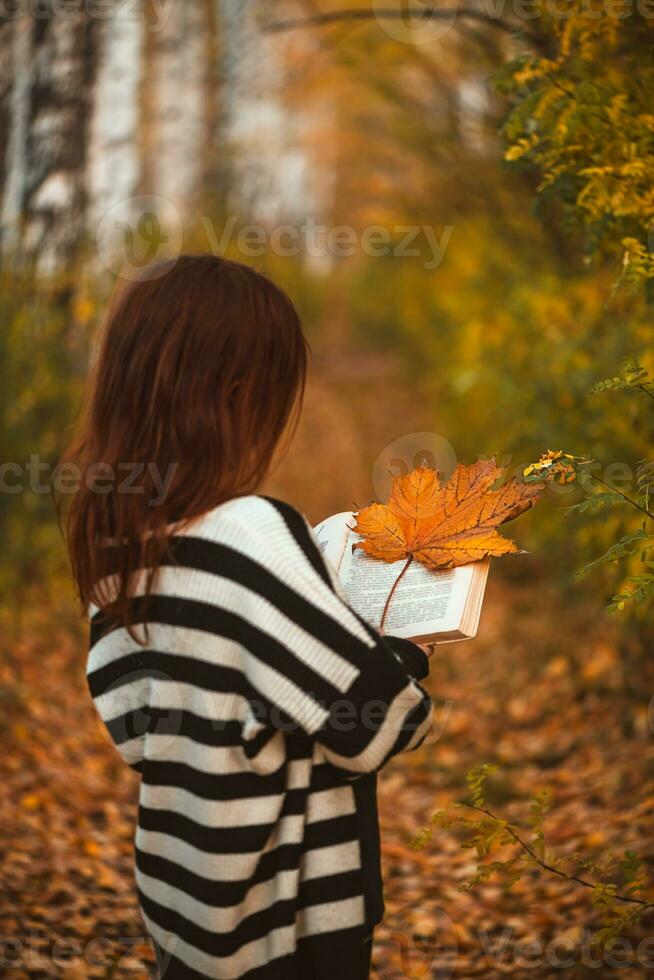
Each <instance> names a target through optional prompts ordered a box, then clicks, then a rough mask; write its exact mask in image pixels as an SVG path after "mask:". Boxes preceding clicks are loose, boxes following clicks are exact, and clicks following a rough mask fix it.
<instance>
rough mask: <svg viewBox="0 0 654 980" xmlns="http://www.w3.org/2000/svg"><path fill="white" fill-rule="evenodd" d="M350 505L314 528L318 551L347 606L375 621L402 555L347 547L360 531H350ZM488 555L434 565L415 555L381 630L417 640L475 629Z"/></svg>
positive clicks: (460, 636) (454, 636) (455, 636)
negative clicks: (387, 556)
mask: <svg viewBox="0 0 654 980" xmlns="http://www.w3.org/2000/svg"><path fill="white" fill-rule="evenodd" d="M354 524H355V516H354V514H353V513H352V512H351V511H346V512H344V513H342V514H334V516H333V517H328V518H327V520H325V521H323V522H322V524H319V525H318V526H317V527H316V528H315V533H316V536H317V538H318V543H319V545H320V548H321V551H322V553H323V555H324V556H325V558H326V559H327V560H328V561H329V562H331V564H332V566H333V567H334V568H335V569H336V571H337V572H338V575H339V578H340V580H341V582H342V584H343V588H344V589H345V593H346V595H347V598H348V601H349V602H350V604H351V605H352V607H353V608H354V609H355V610H356V612H358V613H359V615H361V616H363V618H364V619H366V620H367V621H368V622H369V623H370V624H371V625H372V626H379V624H380V622H381V618H382V614H383V611H384V606H385V605H386V600H387V599H388V596H389V593H390V591H391V589H392V588H393V584H394V582H395V581H396V580H397V577H398V575H399V574H400V572H401V571H402V569H403V568H404V566H405V564H406V562H405V561H404V560H402V561H398V562H393V563H386V562H383V561H379V559H377V558H370V557H369V556H368V555H366V554H364V553H363V551H361V550H360V549H357V550H356V551H353V550H352V545H353V544H354V543H355V542H356V541H359V540H360V536H359V535H358V534H356V533H355V532H354V531H352V530H351V529H352V527H354ZM488 566H489V559H484V561H478V562H473V563H472V564H470V565H461V566H460V567H459V568H452V569H444V570H443V571H435V570H433V569H429V568H426V567H425V566H424V565H421V564H420V562H417V561H414V562H412V563H411V564H410V565H409V568H408V569H407V572H406V574H405V575H404V577H403V579H402V581H401V582H400V584H399V585H398V587H397V589H396V590H395V594H394V596H393V598H392V600H391V603H390V606H389V608H388V613H387V615H386V621H385V623H384V632H385V633H390V634H392V635H393V636H401V637H404V638H405V639H408V640H415V641H416V642H418V643H448V642H451V641H452V640H466V639H469V638H470V637H473V636H475V635H476V633H477V628H478V626H479V615H480V613H481V605H482V602H483V598H484V590H485V588H486V579H487V578H488Z"/></svg>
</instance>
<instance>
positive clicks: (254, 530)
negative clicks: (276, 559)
mask: <svg viewBox="0 0 654 980" xmlns="http://www.w3.org/2000/svg"><path fill="white" fill-rule="evenodd" d="M175 533H176V534H181V535H186V536H191V537H201V538H208V539H210V540H217V541H221V540H224V539H225V537H228V538H231V539H234V540H235V541H236V542H239V541H240V542H247V541H251V540H260V541H266V542H268V544H269V545H271V544H272V546H273V547H275V548H279V547H283V546H284V545H286V546H288V544H290V543H291V542H297V539H298V536H300V537H301V536H302V535H303V534H307V533H308V534H310V530H309V526H308V524H307V521H306V519H305V517H304V516H303V515H302V514H301V513H300V511H298V510H296V509H295V507H293V506H292V505H291V504H288V503H286V502H285V501H282V500H278V499H277V498H275V497H268V496H263V495H259V494H249V495H247V496H242V497H234V498H233V499H231V500H227V501H225V502H224V503H222V504H218V505H217V506H216V507H213V508H212V509H211V510H208V511H206V512H205V513H204V514H201V515H200V516H199V517H196V518H194V519H193V520H192V521H190V522H188V523H187V524H185V525H183V526H182V527H181V529H180V530H178V531H176V532H175Z"/></svg>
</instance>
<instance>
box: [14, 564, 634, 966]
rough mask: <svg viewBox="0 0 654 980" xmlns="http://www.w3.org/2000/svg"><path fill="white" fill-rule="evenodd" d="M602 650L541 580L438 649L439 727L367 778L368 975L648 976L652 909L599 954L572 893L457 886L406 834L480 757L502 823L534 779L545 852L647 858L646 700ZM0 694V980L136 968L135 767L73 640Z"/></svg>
mask: <svg viewBox="0 0 654 980" xmlns="http://www.w3.org/2000/svg"><path fill="white" fill-rule="evenodd" d="M566 617H569V620H566ZM36 632H38V630H36ZM616 650H617V646H616V644H615V643H614V640H613V637H612V635H611V626H610V625H608V626H607V624H606V621H603V622H602V623H597V622H596V621H595V618H594V616H593V611H592V610H589V611H588V614H587V616H586V614H585V613H584V611H583V610H580V609H579V608H577V609H570V610H569V611H568V612H567V613H565V612H562V611H561V609H560V601H559V600H557V598H556V595H555V593H552V594H550V593H549V592H548V590H547V589H542V590H539V591H535V590H534V589H533V588H532V589H530V590H526V589H525V588H524V587H523V586H521V585H519V584H517V585H516V584H513V585H511V586H510V587H509V586H508V585H507V584H506V583H503V582H502V581H501V580H499V579H498V580H494V581H492V582H491V584H490V587H489V594H488V597H487V601H486V605H485V609H484V614H483V620H482V627H481V630H480V635H479V637H478V638H477V639H476V640H475V641H474V642H467V643H461V644H451V645H449V646H446V647H442V648H440V649H439V650H438V651H437V652H436V654H435V656H434V658H433V669H432V676H431V679H430V681H429V684H430V688H431V691H432V693H433V695H434V698H435V701H436V704H437V721H438V724H437V729H436V731H435V733H434V735H433V736H432V737H430V739H429V740H428V743H427V744H426V745H425V746H424V747H423V748H421V749H420V750H419V751H418V752H415V753H412V754H410V755H406V756H402V757H399V758H398V759H396V760H394V761H393V763H392V764H391V765H390V766H389V767H388V768H387V769H386V770H385V771H384V773H383V774H382V776H381V778H380V809H381V824H382V837H383V856H384V872H385V882H386V905H387V916H386V920H385V922H384V923H383V924H382V925H381V926H380V927H379V929H378V931H377V934H376V942H375V948H374V973H373V976H376V977H378V978H379V980H418V978H422V980H427V978H433V980H447V978H449V977H455V978H461V980H468V978H477V977H482V978H493V977H501V976H507V975H508V976H511V977H514V978H516V980H521V978H523V977H524V978H543V977H555V976H559V975H560V973H564V974H565V975H566V976H567V977H571V978H575V980H577V978H583V977H604V976H614V975H615V974H616V972H617V974H618V975H619V976H620V977H621V978H629V980H631V978H639V980H640V978H643V977H647V976H652V975H654V916H651V917H650V918H649V920H647V919H645V920H643V921H642V922H641V924H640V925H639V926H638V927H636V928H634V929H633V930H632V931H631V932H629V934H627V935H626V936H625V937H624V940H623V941H622V942H621V943H620V945H619V947H616V949H614V951H613V952H612V953H610V954H608V953H605V954H601V953H599V952H598V951H596V950H594V949H593V948H592V946H591V943H590V937H591V933H592V931H593V929H596V928H597V924H598V915H597V913H596V911H594V910H593V908H592V905H591V902H590V897H592V896H591V893H590V892H589V891H588V890H586V889H584V888H583V887H581V886H579V885H576V884H573V883H570V882H568V881H565V880H561V879H558V878H557V877H555V876H554V875H552V874H548V873H546V872H540V871H539V872H530V873H529V875H528V877H525V878H523V879H522V880H521V881H520V882H518V883H517V884H515V885H514V886H513V887H511V888H509V887H508V886H507V885H506V883H505V882H503V881H502V880H501V879H498V880H495V879H491V881H489V882H488V883H486V884H484V885H479V886H475V887H474V888H473V889H472V890H469V891H461V890H460V886H461V885H462V884H464V883H465V882H466V881H467V880H468V879H469V878H470V876H471V874H472V873H474V870H475V867H476V863H475V856H474V852H471V851H470V850H466V849H462V848H461V846H460V840H457V839H456V838H455V837H454V836H453V834H452V832H451V831H441V830H439V831H438V832H437V833H436V835H435V836H434V839H433V841H432V843H430V844H429V845H428V846H427V847H426V848H425V849H424V850H421V851H415V850H413V849H412V848H411V846H410V845H411V840H412V839H413V838H414V836H415V835H416V833H417V832H418V831H419V829H420V828H421V826H422V825H423V824H424V823H425V822H426V821H427V820H428V818H429V816H430V814H432V813H433V812H434V811H435V810H438V809H442V808H444V807H446V806H447V805H448V804H450V803H451V802H453V801H456V800H457V799H462V798H464V797H465V795H466V784H465V775H466V772H467V770H468V769H469V768H471V767H472V766H475V765H477V764H479V763H483V762H495V763H497V764H498V765H499V766H500V771H499V772H498V774H497V775H496V776H495V777H494V778H493V781H492V785H491V799H492V804H493V807H494V808H495V809H496V810H497V811H498V812H501V814H502V815H503V816H509V817H511V818H512V819H519V820H524V819H525V817H526V816H527V813H528V807H529V798H530V795H531V794H533V793H534V792H535V791H536V790H538V789H539V788H542V787H546V788H548V789H550V790H551V792H552V796H553V806H552V811H551V813H550V815H549V816H548V818H547V823H546V829H547V841H548V845H549V846H550V847H552V848H553V849H554V850H555V851H556V852H557V853H558V854H559V855H562V856H569V855H572V854H573V853H575V852H581V853H583V855H584V856H585V857H588V858H595V859H597V858H601V859H603V860H604V859H606V857H607V854H608V853H609V852H611V851H615V852H617V853H618V854H622V853H623V852H624V850H625V849H627V848H629V849H632V850H633V851H635V852H636V853H637V854H638V855H639V856H641V857H642V858H643V859H644V860H645V862H646V864H648V865H649V868H650V871H651V870H652V866H653V865H654V847H653V844H654V835H653V834H652V828H653V826H654V736H653V733H652V727H651V723H652V721H654V717H653V716H652V712H651V711H649V712H648V706H647V697H648V695H645V696H643V698H641V705H640V707H636V708H634V707H633V697H632V698H631V699H629V700H627V699H625V698H624V696H623V694H622V691H623V685H624V681H623V674H624V667H623V665H622V663H621V660H620V658H619V656H618V654H617V652H616ZM643 685H645V682H644V681H643ZM643 690H645V687H644V686H643ZM0 691H5V692H11V695H10V696H9V695H8V694H7V695H5V697H4V700H0V712H1V715H0V718H1V719H2V725H3V731H2V738H3V746H4V752H3V753H2V758H1V759H0V779H1V780H2V786H3V789H2V794H1V797H0V825H1V826H2V833H1V837H2V840H1V843H0V861H1V872H0V976H2V977H3V978H6V980H22V978H26V977H28V978H59V977H61V978H65V980H81V978H87V977H88V978H96V977H97V978H100V977H103V978H110V977H111V978H117V980H118V978H120V980H125V978H131V980H141V978H145V977H148V976H150V975H151V971H152V955H151V951H150V948H149V945H148V942H147V940H146V939H145V938H144V930H143V926H142V923H141V921H140V918H139V913H138V909H137V905H136V900H135V894H134V884H133V874H132V843H131V842H132V834H133V823H134V817H135V802H134V801H135V795H136V790H137V777H136V776H135V775H134V774H133V773H132V772H131V771H130V770H128V769H127V768H126V767H125V766H124V765H123V764H122V762H121V761H120V759H119V757H118V755H117V754H116V753H115V751H114V749H113V748H112V746H111V745H110V744H109V742H108V740H107V737H106V736H105V735H104V733H103V731H102V730H101V727H100V726H99V724H98V723H97V722H96V720H95V717H94V713H93V709H92V705H91V704H90V701H89V698H88V696H87V692H86V686H85V680H84V663H83V657H82V656H81V652H80V644H79V642H77V641H74V640H73V639H71V638H66V637H63V638H60V637H56V636H55V635H54V634H53V635H51V636H49V637H48V636H47V634H46V633H45V632H43V631H42V632H41V633H40V640H39V641H38V642H37V641H35V640H32V641H30V643H23V644H21V645H18V646H17V647H14V649H13V653H12V656H11V658H10V659H8V660H6V661H4V662H3V666H2V667H0ZM625 731H628V732H629V734H628V735H626V734H625ZM307 980H309V978H307Z"/></svg>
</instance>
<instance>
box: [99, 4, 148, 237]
mask: <svg viewBox="0 0 654 980" xmlns="http://www.w3.org/2000/svg"><path fill="white" fill-rule="evenodd" d="M125 10H126V8H124V7H123V6H122V5H119V7H118V9H117V11H116V13H115V14H114V15H113V16H112V17H110V18H109V19H108V20H107V21H106V22H105V23H103V25H102V27H101V29H100V31H99V63H98V69H97V74H96V83H95V90H94V99H93V111H92V120H91V128H90V146H89V159H88V170H87V189H88V202H89V203H88V210H87V225H88V228H89V232H90V234H91V235H93V234H94V232H95V228H96V227H97V224H98V222H99V221H100V219H101V218H102V216H103V215H104V214H105V213H106V212H107V211H109V210H110V209H111V208H113V207H115V206H116V205H118V204H120V203H121V202H123V201H125V200H127V199H128V198H130V197H133V196H134V195H135V194H137V193H138V191H139V182H140V179H141V169H142V164H141V154H140V146H139V127H140V124H141V101H140V89H141V83H142V80H143V48H144V22H143V19H142V17H139V16H136V15H135V14H137V13H138V10H137V11H134V9H133V7H132V8H131V9H130V10H129V12H128V13H125V12H124V11H125Z"/></svg>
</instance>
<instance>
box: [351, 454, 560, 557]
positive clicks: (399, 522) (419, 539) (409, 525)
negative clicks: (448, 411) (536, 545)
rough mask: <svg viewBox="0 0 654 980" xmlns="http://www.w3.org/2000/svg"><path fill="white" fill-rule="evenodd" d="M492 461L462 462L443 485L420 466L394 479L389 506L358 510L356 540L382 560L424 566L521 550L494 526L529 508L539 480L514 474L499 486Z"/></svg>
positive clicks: (432, 472)
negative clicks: (521, 478) (408, 561)
mask: <svg viewBox="0 0 654 980" xmlns="http://www.w3.org/2000/svg"><path fill="white" fill-rule="evenodd" d="M502 474H503V471H502V470H501V469H500V468H499V467H498V466H497V464H496V462H495V459H481V460H478V461H477V462H476V463H472V464H471V465H470V466H466V465H463V464H460V465H459V466H457V468H456V469H455V471H454V473H453V474H452V476H451V477H450V479H449V480H448V481H447V483H445V485H444V486H441V483H440V480H439V476H438V473H437V472H436V471H435V470H432V469H428V468H427V467H421V468H419V469H415V470H413V471H412V472H411V473H409V474H408V475H407V476H401V477H397V478H396V479H395V481H394V483H393V489H392V491H391V496H390V499H389V501H388V503H387V504H372V505H371V506H370V507H366V508H364V509H363V510H361V511H359V513H358V514H357V519H356V526H355V531H356V532H357V533H358V534H360V535H361V536H362V540H361V541H359V542H358V543H357V544H355V546H354V547H355V548H360V549H361V550H362V551H364V552H365V553H366V554H367V555H370V556H371V557H373V558H380V559H382V560H383V561H386V562H396V561H400V560H401V559H403V558H407V559H408V558H415V559H416V560H417V561H419V562H422V564H423V565H426V566H427V567H428V568H434V569H436V568H453V567H456V566H458V565H465V564H468V563H469V562H473V561H479V560H480V559H482V558H486V557H487V556H489V555H492V556H497V555H506V554H510V553H515V552H517V551H519V550H520V549H519V548H518V546H517V545H516V544H514V542H513V541H510V540H509V539H508V538H505V537H503V536H502V535H501V534H500V533H499V532H498V530H497V528H498V527H499V526H500V525H501V524H505V523H506V522H507V521H512V520H513V519H514V518H516V517H519V515H520V514H522V513H524V511H526V510H528V509H529V508H530V507H533V505H534V504H535V503H536V501H537V500H538V498H539V497H540V493H541V490H542V484H539V483H530V484H526V483H522V482H521V481H519V480H518V479H516V478H513V479H511V480H508V481H507V482H505V483H503V484H501V485H500V486H497V484H498V481H499V480H500V478H501V477H502Z"/></svg>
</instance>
